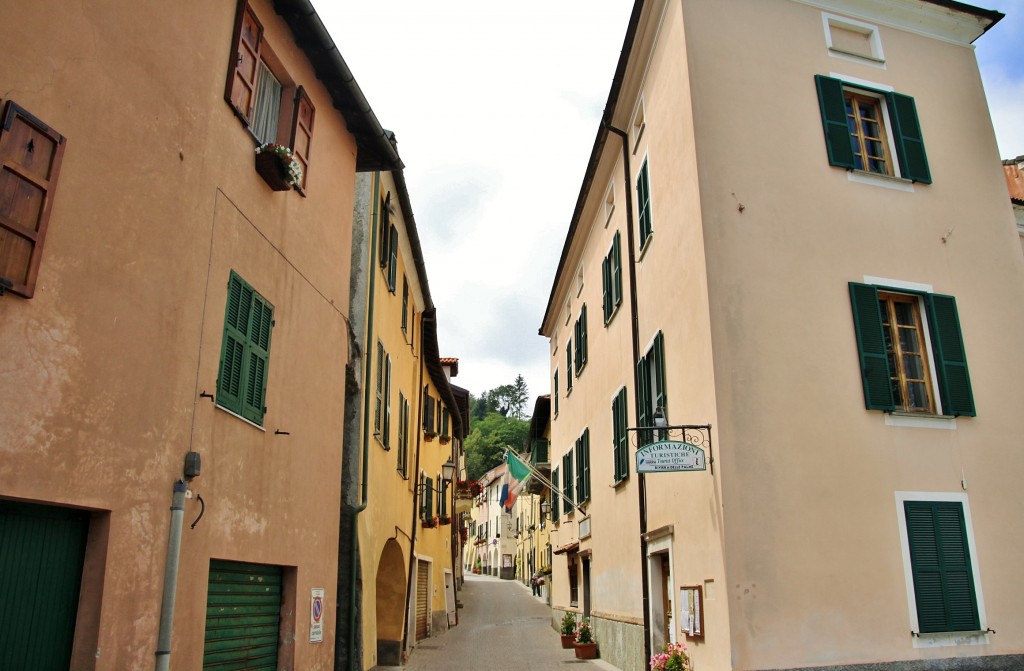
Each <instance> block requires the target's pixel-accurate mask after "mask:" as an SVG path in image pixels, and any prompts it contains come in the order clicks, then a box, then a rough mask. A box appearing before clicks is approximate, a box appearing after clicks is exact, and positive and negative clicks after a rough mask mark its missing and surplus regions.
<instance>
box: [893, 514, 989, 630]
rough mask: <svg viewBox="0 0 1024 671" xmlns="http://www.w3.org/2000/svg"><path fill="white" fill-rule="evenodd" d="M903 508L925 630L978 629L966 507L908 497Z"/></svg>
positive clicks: (921, 618) (918, 604) (915, 586)
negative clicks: (965, 519)
mask: <svg viewBox="0 0 1024 671" xmlns="http://www.w3.org/2000/svg"><path fill="white" fill-rule="evenodd" d="M903 509H904V512H905V514H906V519H907V544H908V545H909V546H910V563H911V572H912V574H913V579H914V599H915V601H916V603H917V620H918V627H919V628H920V630H921V632H923V633H928V632H942V631H978V630H979V629H980V628H981V625H980V620H979V617H978V602H977V597H976V595H975V589H974V576H973V572H972V570H971V557H970V552H969V551H968V545H967V532H966V525H965V524H964V512H963V506H962V505H961V504H960V503H957V502H952V501H905V502H904V503H903Z"/></svg>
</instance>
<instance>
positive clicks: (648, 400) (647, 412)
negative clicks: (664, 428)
mask: <svg viewBox="0 0 1024 671" xmlns="http://www.w3.org/2000/svg"><path fill="white" fill-rule="evenodd" d="M637 380H639V384H640V393H639V394H638V399H637V405H638V406H639V410H640V426H642V427H644V426H653V425H654V416H655V415H656V414H657V412H658V410H661V411H662V413H667V412H668V410H667V408H668V394H667V393H666V389H665V387H666V384H665V336H664V335H663V334H662V332H661V331H658V334H657V335H656V336H654V343H653V344H652V345H651V348H650V349H649V350H647V354H645V355H644V356H643V357H641V359H640V361H639V362H637ZM639 433H640V435H639V441H640V445H647V444H648V443H651V442H653V441H654V432H653V431H650V430H641V431H640V432H639ZM659 433H660V434H661V435H660V436H659V439H660V440H664V439H665V438H666V437H667V435H666V432H659Z"/></svg>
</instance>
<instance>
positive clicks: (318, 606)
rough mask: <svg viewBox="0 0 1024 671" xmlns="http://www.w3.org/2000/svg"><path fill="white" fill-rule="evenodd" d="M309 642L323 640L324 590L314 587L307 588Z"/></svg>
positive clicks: (320, 641) (321, 641)
mask: <svg viewBox="0 0 1024 671" xmlns="http://www.w3.org/2000/svg"><path fill="white" fill-rule="evenodd" d="M309 591H310V598H309V642H310V643H323V641H324V590H323V588H316V587H314V588H313V589H311V590H309Z"/></svg>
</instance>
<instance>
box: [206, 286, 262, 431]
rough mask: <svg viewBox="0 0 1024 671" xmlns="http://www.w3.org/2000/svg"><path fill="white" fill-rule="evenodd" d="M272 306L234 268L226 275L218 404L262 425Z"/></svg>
mask: <svg viewBox="0 0 1024 671" xmlns="http://www.w3.org/2000/svg"><path fill="white" fill-rule="evenodd" d="M273 326H274V306H273V305H271V304H270V302H269V301H267V299H265V298H264V297H263V296H260V295H259V294H258V293H256V291H255V290H254V289H253V288H252V287H251V286H250V285H249V283H248V282H246V281H245V280H243V279H242V278H241V277H240V276H239V275H238V274H237V273H236V272H235V271H233V270H232V271H231V275H230V277H229V278H228V296H227V310H226V314H225V316H224V340H223V344H222V346H221V355H220V373H219V375H218V378H217V405H219V406H221V407H222V408H224V409H226V410H230V411H231V412H233V413H235V414H236V415H239V416H241V417H244V418H245V419H247V420H249V421H250V422H253V423H254V424H257V425H259V426H263V416H264V414H265V413H266V411H267V408H266V396H267V378H268V376H269V364H270V334H271V331H272V329H273Z"/></svg>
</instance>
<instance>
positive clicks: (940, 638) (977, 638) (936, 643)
mask: <svg viewBox="0 0 1024 671" xmlns="http://www.w3.org/2000/svg"><path fill="white" fill-rule="evenodd" d="M913 641H914V647H915V648H949V647H953V646H958V645H988V644H989V637H988V632H987V631H940V632H935V633H931V634H926V633H919V634H914V635H913Z"/></svg>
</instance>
